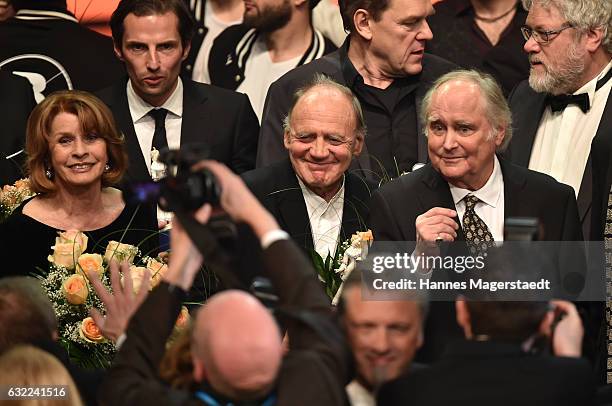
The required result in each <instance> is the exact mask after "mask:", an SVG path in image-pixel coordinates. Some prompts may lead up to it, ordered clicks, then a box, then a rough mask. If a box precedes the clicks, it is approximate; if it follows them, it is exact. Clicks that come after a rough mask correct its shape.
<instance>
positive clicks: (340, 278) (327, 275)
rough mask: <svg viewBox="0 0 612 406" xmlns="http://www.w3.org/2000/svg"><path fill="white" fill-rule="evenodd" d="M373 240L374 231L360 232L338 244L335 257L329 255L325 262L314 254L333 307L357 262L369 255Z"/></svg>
mask: <svg viewBox="0 0 612 406" xmlns="http://www.w3.org/2000/svg"><path fill="white" fill-rule="evenodd" d="M373 240H374V238H373V237H372V231H370V230H367V231H358V232H356V233H355V234H353V235H352V236H351V238H350V239H348V240H346V241H343V242H341V243H340V244H338V247H337V248H336V253H335V255H334V256H333V257H332V256H331V255H327V258H326V259H325V261H323V258H321V256H320V255H319V254H318V253H317V252H316V251H313V252H312V260H313V263H314V267H315V270H316V271H317V274H318V275H319V280H321V282H323V284H324V285H325V293H327V296H329V298H330V299H332V304H333V305H336V304H337V303H338V300H339V298H340V294H341V293H342V285H343V284H344V281H345V280H346V279H347V278H348V277H349V275H350V274H351V272H353V270H354V269H355V267H356V266H357V262H358V261H362V260H364V259H365V257H366V256H367V255H368V248H369V247H370V245H372V241H373Z"/></svg>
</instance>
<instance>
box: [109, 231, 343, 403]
mask: <svg viewBox="0 0 612 406" xmlns="http://www.w3.org/2000/svg"><path fill="white" fill-rule="evenodd" d="M264 261H265V265H266V274H267V276H268V277H269V278H270V280H271V281H272V284H273V286H274V287H275V288H276V290H277V292H278V294H279V297H280V306H281V308H284V309H286V310H287V311H288V312H291V310H293V312H291V313H293V317H289V318H288V319H287V320H286V325H287V327H288V332H289V334H290V336H291V350H290V351H289V352H288V354H287V355H286V356H285V357H284V359H283V363H282V365H281V369H280V372H279V375H278V380H277V385H276V395H277V403H276V404H278V405H282V406H284V405H287V406H302V405H303V406H312V405H321V406H336V405H342V404H346V395H345V392H344V385H345V384H346V383H348V380H349V379H350V378H349V363H350V354H349V351H348V348H347V346H346V343H345V341H344V338H343V336H342V334H341V332H340V329H339V327H338V326H337V325H336V324H335V323H334V316H333V314H332V311H331V309H330V307H329V299H328V298H327V296H325V293H323V290H322V289H321V286H320V282H319V281H318V280H317V278H316V277H314V275H313V273H314V271H313V269H312V266H311V265H310V263H309V261H307V260H306V258H305V257H304V255H303V254H302V253H301V252H300V250H299V249H298V247H297V246H296V245H295V244H294V243H293V242H292V241H289V240H283V241H277V242H275V243H273V244H272V245H271V246H270V247H268V248H267V249H266V250H265V251H264ZM183 297H184V292H181V290H180V289H177V288H175V289H174V290H173V291H172V292H171V291H169V289H168V285H167V284H166V283H162V284H161V285H160V286H159V287H158V288H156V289H154V290H153V292H152V293H151V294H150V295H149V297H148V298H147V300H146V301H145V302H144V303H143V305H142V306H141V307H140V308H139V309H138V311H137V312H136V313H135V314H134V317H133V318H132V320H131V322H130V324H129V326H128V329H127V334H126V335H127V339H126V341H125V343H124V344H123V346H122V347H121V350H120V351H119V353H118V354H117V357H116V358H115V362H114V364H113V367H112V368H111V369H110V370H109V372H108V379H107V380H106V381H105V382H104V383H103V384H102V388H101V390H100V392H99V399H100V400H101V403H104V404H108V405H114V406H121V405H126V406H127V405H129V406H131V405H136V404H146V405H151V406H154V405H194V406H195V405H202V404H203V403H202V402H201V401H199V400H197V399H196V398H195V396H194V395H193V394H192V393H189V392H186V391H179V390H173V389H171V388H169V387H168V386H166V385H164V384H163V383H162V382H161V381H160V380H159V376H158V372H157V368H158V366H159V363H160V361H161V359H162V356H163V354H164V352H165V348H166V339H167V337H168V336H169V335H170V333H171V331H172V328H173V327H174V323H175V320H176V317H177V316H178V314H179V311H180V308H181V301H182V298H183Z"/></svg>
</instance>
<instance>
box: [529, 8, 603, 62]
mask: <svg viewBox="0 0 612 406" xmlns="http://www.w3.org/2000/svg"><path fill="white" fill-rule="evenodd" d="M522 1H523V6H524V7H525V9H526V10H529V9H530V8H531V6H532V5H533V4H534V3H536V4H539V5H540V6H542V7H544V8H550V7H551V6H552V7H554V8H556V9H557V10H559V12H560V13H561V15H562V16H563V18H565V20H566V21H567V22H568V23H570V24H571V25H572V26H573V27H576V28H577V29H578V30H579V31H580V32H585V31H587V30H591V29H595V28H601V29H603V30H604V33H603V39H602V47H603V49H605V50H607V51H608V53H611V54H612V1H610V0H522Z"/></svg>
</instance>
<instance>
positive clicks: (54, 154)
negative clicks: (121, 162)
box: [49, 112, 108, 188]
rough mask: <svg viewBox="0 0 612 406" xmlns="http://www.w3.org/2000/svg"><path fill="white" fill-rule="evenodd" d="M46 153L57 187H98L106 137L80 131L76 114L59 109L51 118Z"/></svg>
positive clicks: (103, 163)
mask: <svg viewBox="0 0 612 406" xmlns="http://www.w3.org/2000/svg"><path fill="white" fill-rule="evenodd" d="M49 156H50V157H51V166H52V168H53V172H54V173H55V183H56V184H57V185H58V187H60V188H61V187H65V188H66V187H68V188H70V187H83V186H97V187H102V175H103V173H104V166H105V165H106V163H107V162H108V154H107V152H106V141H105V140H104V139H103V138H102V137H101V136H99V135H98V134H84V133H83V131H82V129H81V124H80V122H79V119H78V117H77V116H76V115H74V114H71V113H64V112H62V113H59V114H58V115H57V116H56V117H55V118H54V119H53V121H52V122H51V134H50V137H49Z"/></svg>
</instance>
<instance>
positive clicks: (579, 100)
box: [546, 69, 612, 113]
mask: <svg viewBox="0 0 612 406" xmlns="http://www.w3.org/2000/svg"><path fill="white" fill-rule="evenodd" d="M610 78H612V69H610V70H609V71H608V73H606V74H605V76H604V77H603V78H601V79H599V80H598V81H597V84H596V85H595V91H598V90H599V89H601V88H602V86H604V85H605V84H606V83H607V82H608V80H610ZM546 104H548V105H549V106H550V109H551V110H552V111H553V113H556V112H557V111H563V110H564V109H565V108H566V107H567V106H569V105H570V104H575V105H577V106H578V107H580V110H582V112H583V113H586V112H587V111H589V109H590V108H591V102H590V100H589V95H588V94H587V93H580V94H560V95H558V96H553V95H548V97H546Z"/></svg>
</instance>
